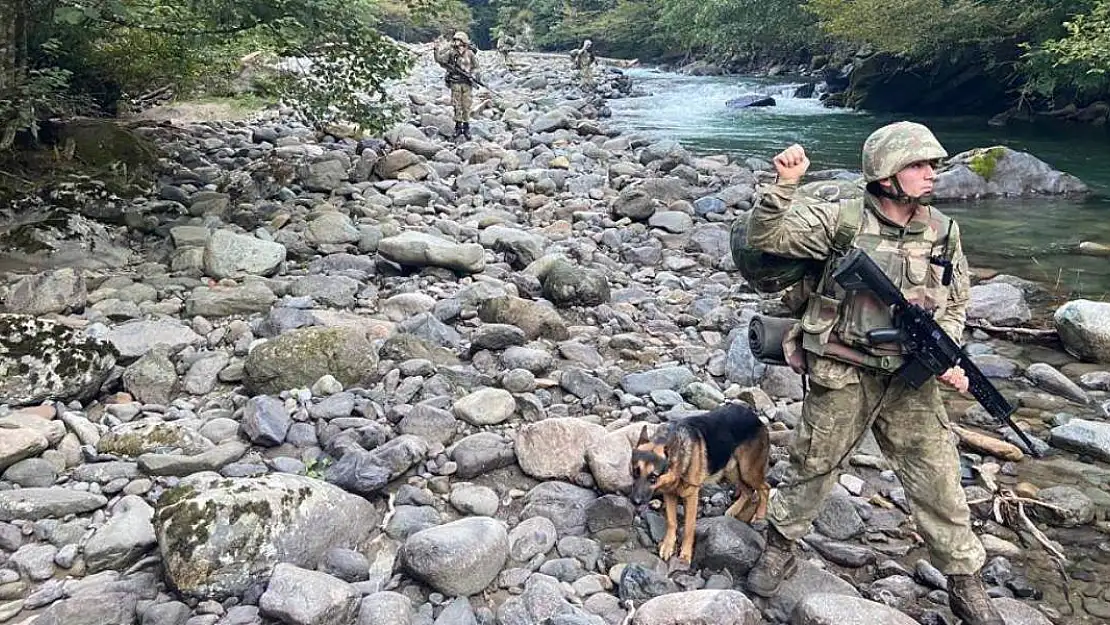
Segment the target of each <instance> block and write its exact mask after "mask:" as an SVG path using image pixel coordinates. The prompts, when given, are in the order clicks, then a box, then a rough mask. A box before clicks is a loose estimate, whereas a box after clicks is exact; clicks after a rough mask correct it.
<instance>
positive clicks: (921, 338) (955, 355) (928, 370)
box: [832, 249, 1040, 456]
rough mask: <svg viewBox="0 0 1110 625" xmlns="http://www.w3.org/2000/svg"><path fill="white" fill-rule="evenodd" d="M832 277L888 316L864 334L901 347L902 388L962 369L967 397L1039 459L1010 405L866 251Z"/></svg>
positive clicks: (855, 253)
mask: <svg viewBox="0 0 1110 625" xmlns="http://www.w3.org/2000/svg"><path fill="white" fill-rule="evenodd" d="M832 277H833V279H834V280H836V282H837V283H838V284H839V285H840V286H841V287H843V288H844V289H845V290H848V291H855V290H866V291H870V292H871V293H872V294H874V295H875V296H876V297H878V298H879V300H880V301H882V302H883V303H884V304H886V305H887V306H890V307H891V308H892V315H891V317H892V318H893V320H894V325H895V327H893V328H882V329H877V330H871V331H870V332H868V333H867V338H868V339H869V340H871V342H873V343H888V342H893V341H897V342H900V343H901V344H902V346H903V348H904V350H905V358H906V362H905V364H904V365H902V368H901V369H899V370H898V373H897V375H898V376H899V377H901V378H902V379H903V380H905V382H906V384H909V385H910V386H912V387H913V388H919V387H920V386H921V385H922V384H924V383H925V382H926V380H928V379H929V378H931V377H933V376H935V375H941V374H943V373H944V372H945V371H948V370H949V369H951V368H952V367H957V366H958V367H960V368H962V369H963V370H964V373H965V374H966V375H967V379H968V387H967V388H968V391H970V392H971V394H972V396H974V397H975V399H976V400H977V401H978V402H979V403H980V404H981V405H982V406H983V408H986V410H987V412H988V413H990V415H991V416H992V417H994V418H995V419H998V420H999V421H1001V422H1002V423H1005V424H1006V425H1007V426H1009V428H1010V429H1011V430H1013V431H1014V433H1015V434H1017V436H1018V438H1020V439H1021V442H1023V443H1025V446H1026V448H1028V449H1029V452H1030V453H1031V454H1033V455H1034V456H1039V455H1040V454H1038V453H1037V449H1036V448H1035V447H1033V443H1032V441H1030V440H1029V437H1028V436H1027V435H1026V434H1025V432H1023V431H1021V428H1019V427H1018V426H1017V424H1015V423H1014V420H1013V419H1012V418H1011V417H1010V415H1012V414H1013V413H1014V410H1015V408H1014V406H1013V405H1011V404H1010V402H1008V401H1006V398H1005V397H1003V396H1002V393H999V392H998V389H997V388H995V387H994V385H993V384H991V382H990V380H989V379H987V376H985V375H983V372H982V371H981V370H980V369H979V367H978V366H976V365H975V363H974V362H973V361H972V360H971V358H970V357H969V356H968V355H967V352H965V351H964V350H963V349H962V348H960V346H959V345H957V344H956V342H955V341H953V340H952V338H951V337H949V336H948V334H947V333H946V332H945V331H944V329H943V328H941V327H940V325H938V324H937V322H936V320H934V319H933V315H932V313H930V312H929V311H927V310H925V309H924V308H922V307H921V306H919V305H918V304H913V303H910V302H909V301H908V300H907V299H906V298H905V296H903V295H902V292H901V291H900V290H899V289H898V287H896V286H895V285H894V283H893V282H891V281H890V278H888V277H887V276H886V274H885V273H883V270H882V269H880V268H879V266H878V265H876V264H875V261H873V260H871V257H870V256H868V255H867V253H866V252H864V251H863V250H860V249H856V250H852V251H851V252H850V253H849V254H848V255H847V256H845V257H844V260H843V261H842V262H841V264H840V267H839V268H838V269H837V270H836V271H835V272H834V273H833V275H832Z"/></svg>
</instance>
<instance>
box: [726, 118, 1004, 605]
mask: <svg viewBox="0 0 1110 625" xmlns="http://www.w3.org/2000/svg"><path fill="white" fill-rule="evenodd" d="M945 156H947V152H945V150H944V148H943V147H941V145H940V143H939V142H938V141H937V140H936V138H935V137H934V136H933V134H932V132H930V131H929V129H928V128H926V127H925V126H922V125H920V124H914V123H910V122H898V123H895V124H891V125H888V126H884V127H883V128H880V129H879V130H877V131H875V132H874V133H873V134H872V135H871V136H870V137H868V138H867V141H866V142H865V143H864V146H863V176H864V182H865V183H866V185H867V192H866V194H864V196H863V199H862V200H844V201H840V202H822V201H794V191H795V189H796V188H797V187H798V183H799V182H800V180H801V178H802V176H803V175H804V174H805V172H806V169H807V168H808V167H809V160H808V159H807V158H806V156H805V151H804V150H803V149H802V147H801V146H798V145H794V146H791V147H790V148H788V149H786V150H785V151H783V152H782V153H781V154H779V155H778V156H776V157H775V159H774V163H775V168H776V169H777V171H778V180H777V182H776V184H774V185H772V186H770V187H769V188H768V189H766V190H765V192H764V194H763V196H762V200H761V202H760V205H759V206H758V207H757V208H756V209H755V211H754V212H753V214H752V216H751V219H750V220H749V222H748V243H749V244H750V245H751V246H752V247H754V248H757V249H760V250H762V251H764V252H767V253H770V254H777V255H780V256H786V257H791V258H805V259H813V260H818V261H824V263H825V270H824V277H823V278H822V279H821V280H820V281H819V282H818V284H817V285H816V287H815V289H813V291H812V292H811V293H810V294H809V296H808V298H809V299H808V304H807V305H806V307H805V312H804V313H803V314H802V318H801V320H800V322H799V324H798V325H797V326H796V332H795V333H794V334H793V337H794V338H796V339H797V342H796V343H793V344H792V345H789V346H786V347H789V348H791V349H789V350H788V351H791V352H792V354H790V355H791V356H792V357H793V358H792V359H790V358H788V360H790V362H791V366H793V367H795V368H797V369H800V370H803V371H804V372H805V374H806V375H807V376H808V377H809V380H810V383H811V391H810V392H809V394H808V395H807V396H806V399H805V403H804V404H803V407H802V420H801V423H800V424H799V426H798V428H797V430H796V432H795V439H794V442H793V446H792V448H791V453H790V468H789V469H788V471H787V473H786V474H785V476H784V477H783V480H782V482H781V483H780V484H779V487H778V489H777V491H776V492H775V494H774V495H773V496H772V498H771V501H770V506H769V511H768V516H767V519H768V521H769V523H770V525H769V528H768V537H767V549H766V550H765V551H764V553H763V555H762V557H761V558H760V560H759V562H758V563H757V564H756V566H755V567H754V568H753V569H752V571H751V572H750V574H749V577H748V588H749V589H750V590H751V591H752V592H755V593H756V594H759V595H761V596H765V597H767V596H771V595H773V594H774V593H775V592H776V591H777V590H778V587H779V583H780V582H781V581H782V580H783V579H784V578H786V577H789V576H790V575H791V574H792V573H793V571H794V569H795V557H794V553H793V550H794V541H796V540H797V539H799V538H801V537H802V536H804V535H805V534H806V533H807V532H808V531H809V526H810V523H811V522H812V521H813V519H814V518H815V517H816V516H817V514H818V513H819V512H820V510H821V508H822V506H823V504H824V501H825V498H826V496H827V495H828V493H829V490H830V489H831V488H832V487H833V485H834V484H835V483H836V481H837V467H838V466H839V465H840V464H841V463H842V462H843V461H844V460H845V459H846V458H847V457H848V455H849V454H850V453H851V451H852V449H853V448H854V447H855V446H856V444H857V443H858V442H859V440H860V438H861V437H862V436H863V435H864V434H865V433H866V431H867V430H868V429H870V430H871V431H872V432H873V433H874V435H875V439H876V440H877V441H878V443H879V446H880V447H881V448H882V451H883V454H884V455H885V456H886V457H887V458H888V459H889V460H890V461H891V462H892V464H893V465H894V468H895V471H896V473H897V475H898V477H899V479H900V480H901V482H902V485H903V486H904V487H905V490H906V495H907V497H908V498H909V500H910V502H911V504H912V506H913V515H914V520H915V521H916V524H917V529H918V531H919V532H920V533H921V536H922V537H923V538H924V540H925V543H926V545H927V546H928V548H929V552H930V555H931V556H932V559H933V561H934V563H935V564H936V565H937V567H938V568H939V569H940V570H941V571H943V572H944V573H946V574H947V575H948V579H949V584H948V592H949V604H950V606H951V608H952V612H953V613H954V614H955V615H956V616H957V617H959V618H960V619H962V620H963V622H964V623H965V624H968V625H1004V623H1003V621H1002V619H1001V617H1000V616H999V614H998V612H997V610H996V609H995V608H994V606H993V604H992V603H991V600H990V599H989V597H988V596H987V594H986V591H985V590H984V588H983V584H982V582H981V581H980V579H979V576H978V573H979V569H980V567H982V565H983V561H984V559H985V552H984V550H983V546H982V544H981V543H980V542H979V539H978V538H977V537H976V536H975V534H973V533H972V531H971V526H970V512H969V510H968V505H967V500H966V499H965V496H964V492H963V489H962V487H961V485H960V465H959V457H958V454H957V451H956V446H955V443H954V441H953V439H952V437H951V435H950V432H949V421H948V415H947V413H946V411H945V408H944V405H943V403H942V401H941V397H940V391H939V387H938V384H937V380H936V379H933V380H930V381H929V382H927V383H926V384H925V385H923V386H922V387H921V388H919V389H914V388H912V387H909V386H907V385H906V384H905V383H904V382H902V381H901V380H900V379H899V378H898V377H896V376H894V375H892V374H893V373H894V372H895V371H896V370H897V369H898V368H899V366H900V365H901V364H902V360H903V358H902V356H901V353H902V351H901V346H900V345H899V344H896V343H887V344H875V343H872V342H871V341H869V340H868V338H867V332H868V331H869V330H873V329H878V328H889V327H891V326H892V323H891V316H890V310H889V308H888V307H886V306H883V305H882V303H881V302H880V301H879V300H878V299H877V298H875V297H874V296H873V295H871V294H870V293H868V292H864V291H852V292H845V291H844V290H843V289H841V288H840V286H839V285H838V284H836V282H835V281H834V280H832V279H831V272H832V270H833V269H835V266H836V264H837V263H836V261H837V260H838V257H837V254H835V253H834V252H833V240H832V239H833V235H834V233H836V232H837V230H838V220H839V219H840V217H841V215H840V212H841V210H842V209H843V207H844V206H845V202H850V201H857V202H858V201H862V202H863V206H862V207H859V208H860V210H859V211H858V213H856V214H857V215H858V216H859V217H858V219H859V226H858V227H859V229H858V234H857V235H856V237H855V240H854V241H853V243H852V246H853V247H857V248H861V249H863V250H865V251H866V252H867V253H868V254H869V255H870V256H871V257H872V258H873V259H874V260H875V262H876V263H877V264H878V265H879V266H880V267H882V268H883V271H884V273H886V274H887V276H888V277H889V278H890V279H891V280H892V281H893V282H894V284H896V285H899V287H900V288H901V290H902V292H903V294H905V296H906V298H907V299H909V300H910V301H912V302H916V303H918V304H921V305H922V306H924V307H925V308H927V309H929V310H931V311H932V312H933V314H934V317H935V318H936V320H937V323H938V324H939V325H940V326H941V327H942V328H943V329H944V330H945V332H947V333H948V334H949V336H951V337H952V338H953V339H954V340H955V341H956V342H957V343H959V342H961V339H962V334H963V328H964V320H965V310H966V307H967V301H968V297H969V295H968V293H969V284H968V270H967V260H966V259H965V258H964V254H963V250H962V248H961V246H960V231H959V228H958V226H957V225H956V223H955V222H954V221H953V220H952V219H950V218H948V217H946V216H945V215H944V214H942V213H941V212H940V211H938V210H936V209H935V208H933V207H931V206H930V205H929V203H928V202H929V193H930V192H931V191H932V185H933V179H934V176H935V169H934V168H935V167H936V164H937V162H938V161H939V160H940V159H941V158H943V157H945ZM945 255H947V257H948V258H947V260H948V261H950V262H951V263H952V266H953V269H954V270H953V279H952V280H951V282H950V284H947V285H946V284H944V283H943V281H942V275H943V266H942V265H941V264H938V262H937V261H938V260H939V259H940V258H941V257H942V256H945ZM939 379H940V380H941V381H942V382H944V383H946V384H948V385H950V386H954V387H956V388H957V389H959V390H961V391H966V390H967V384H968V381H967V378H966V376H964V374H963V370H962V369H959V368H958V367H957V368H953V369H951V370H949V371H948V372H946V373H945V374H944V375H942V376H940V378H939Z"/></svg>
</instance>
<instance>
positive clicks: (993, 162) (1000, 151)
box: [967, 146, 1006, 182]
mask: <svg viewBox="0 0 1110 625" xmlns="http://www.w3.org/2000/svg"><path fill="white" fill-rule="evenodd" d="M1003 156H1006V148H1004V147H1002V146H994V147H990V148H978V149H976V150H974V151H973V152H972V154H971V155H970V156H969V157H968V159H967V168H968V169H970V170H971V171H973V172H975V173H976V174H977V175H978V176H979V177H980V178H982V179H983V180H986V181H987V182H990V179H991V176H993V175H994V170H995V168H996V167H997V166H998V161H999V160H1001V159H1002V157H1003Z"/></svg>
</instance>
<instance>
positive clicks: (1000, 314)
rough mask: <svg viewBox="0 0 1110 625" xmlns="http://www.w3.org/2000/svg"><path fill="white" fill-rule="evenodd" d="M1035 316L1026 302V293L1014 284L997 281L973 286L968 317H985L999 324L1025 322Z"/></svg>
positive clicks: (968, 306)
mask: <svg viewBox="0 0 1110 625" xmlns="http://www.w3.org/2000/svg"><path fill="white" fill-rule="evenodd" d="M1032 317H1033V313H1032V312H1030V311H1029V305H1028V304H1027V303H1025V293H1023V292H1022V290H1021V289H1019V288H1017V287H1016V286H1014V285H1012V284H1006V283H1005V282H997V283H993V282H992V283H991V284H978V285H976V286H973V287H971V301H969V302H968V305H967V318H968V319H985V320H986V321H988V322H990V323H992V324H994V325H998V326H1012V325H1018V324H1022V323H1025V322H1026V321H1029V320H1030V319H1031V318H1032Z"/></svg>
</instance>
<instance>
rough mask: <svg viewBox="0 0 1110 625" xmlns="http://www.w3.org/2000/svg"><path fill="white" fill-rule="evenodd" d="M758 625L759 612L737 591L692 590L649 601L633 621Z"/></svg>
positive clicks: (667, 624) (648, 624)
mask: <svg viewBox="0 0 1110 625" xmlns="http://www.w3.org/2000/svg"><path fill="white" fill-rule="evenodd" d="M700 623H713V624H714V625H757V624H759V623H763V617H762V616H760V614H759V609H758V608H756V607H755V604H753V603H752V601H751V599H748V597H747V596H745V595H744V593H742V592H740V591H737V590H691V591H688V592H677V593H671V594H668V595H662V596H659V597H656V598H654V599H650V600H648V601H647V602H646V603H644V605H642V606H640V609H639V610H637V611H636V615H635V616H634V617H633V618H632V624H633V625H698V624H700Z"/></svg>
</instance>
